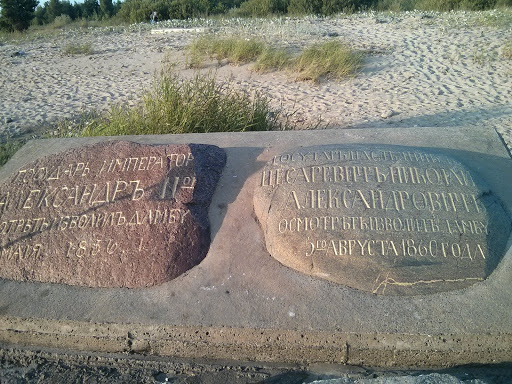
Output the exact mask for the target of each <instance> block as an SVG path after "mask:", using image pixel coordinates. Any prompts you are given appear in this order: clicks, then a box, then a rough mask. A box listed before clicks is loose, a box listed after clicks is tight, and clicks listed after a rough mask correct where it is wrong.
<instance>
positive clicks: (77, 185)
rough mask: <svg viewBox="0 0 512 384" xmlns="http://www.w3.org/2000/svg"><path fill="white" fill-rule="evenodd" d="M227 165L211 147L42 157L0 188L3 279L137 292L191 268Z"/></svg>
mask: <svg viewBox="0 0 512 384" xmlns="http://www.w3.org/2000/svg"><path fill="white" fill-rule="evenodd" d="M224 163H225V154H224V152H223V151H222V150H220V149H219V148H218V147H214V146H207V145H196V144H190V145H161V146H151V145H140V144H135V143H129V142H122V141H119V142H108V143H101V144H95V145H90V146H85V147H81V148H78V149H73V150H68V151H66V152H64V153H61V154H58V155H52V156H48V157H46V158H43V159H40V160H38V161H36V162H34V163H31V164H29V165H27V166H24V167H22V168H21V169H19V170H18V171H17V172H16V173H15V174H14V175H12V176H11V177H10V179H8V180H7V181H6V182H5V183H3V185H1V186H0V277H4V278H9V279H15V280H35V281H42V282H54V283H66V284H72V285H85V286H91V287H144V286H151V285H155V284H160V283H163V282H165V281H168V280H171V279H173V278H175V277H177V276H179V275H180V274H182V273H184V272H185V271H187V270H188V269H190V268H191V267H193V266H194V265H196V264H198V263H199V262H200V261H201V260H202V259H203V258H204V256H205V255H206V252H207V250H208V246H209V241H210V240H209V224H208V218H207V212H208V206H209V203H210V200H211V197H212V195H213V192H214V189H215V185H216V183H217V180H218V178H219V177H220V174H221V172H222V168H223V166H224Z"/></svg>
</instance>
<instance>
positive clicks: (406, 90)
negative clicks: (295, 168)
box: [0, 13, 512, 146]
mask: <svg viewBox="0 0 512 384" xmlns="http://www.w3.org/2000/svg"><path fill="white" fill-rule="evenodd" d="M509 19H510V20H512V17H510V18H509ZM475 20H476V17H475V16H474V15H469V16H468V14H465V13H458V14H445V15H441V14H431V15H425V14H421V13H410V14H395V15H379V14H363V15H354V16H351V17H337V18H331V19H316V18H306V19H278V20H263V21H262V20H259V21H250V22H247V24H244V23H245V22H243V21H238V22H224V23H222V22H217V23H216V24H215V25H213V26H212V25H207V27H208V28H207V30H209V31H213V32H216V33H218V34H221V35H222V34H223V35H230V34H237V35H241V36H244V35H246V36H260V37H261V38H264V39H266V40H268V41H269V42H271V43H272V44H275V45H282V46H283V45H284V46H291V47H293V48H300V47H303V46H306V45H309V44H310V43H313V42H316V41H325V40H329V39H338V40H343V41H345V42H348V43H349V44H350V45H352V46H353V47H354V48H356V49H360V50H363V51H364V52H366V59H365V63H364V66H363V68H362V70H361V72H360V73H359V74H358V75H357V76H356V77H355V78H353V79H349V80H345V81H322V82H321V83H320V84H318V85H316V84H313V83H310V82H298V81H295V79H294V75H293V74H290V73H285V72H273V73H268V74H257V73H255V72H253V71H251V65H250V64H249V65H245V66H241V67H234V66H230V65H224V66H221V67H217V66H216V65H210V66H209V67H208V68H206V69H207V70H211V69H214V70H216V71H217V76H218V77H219V78H230V79H231V80H230V81H231V83H232V85H233V86H236V87H241V88H244V89H247V90H248V91H250V92H252V91H254V90H258V91H260V92H262V93H263V94H265V95H267V96H268V97H269V98H270V100H271V102H272V105H273V106H274V108H276V109H279V110H281V111H283V112H284V113H285V114H290V115H292V118H291V120H290V121H291V122H292V123H293V124H294V126H295V127H297V128H298V129H301V128H304V127H311V126H316V125H317V124H318V123H319V122H321V125H320V127H328V128H362V127H390V126H393V127H404V128H407V127H422V126H464V127H467V128H468V129H477V130H479V129H497V130H498V131H499V132H500V133H501V134H502V135H503V138H504V140H505V141H506V142H507V143H508V144H509V146H510V145H511V144H512V103H511V100H512V60H510V59H506V58H505V57H503V55H502V49H503V46H504V45H505V43H506V42H507V41H509V40H510V36H511V32H512V25H511V23H508V24H507V23H505V24H502V25H498V26H496V25H492V23H491V24H490V25H481V22H476V21H475ZM487 24H489V23H487ZM166 26H168V25H166V24H164V23H162V24H161V25H159V26H158V28H162V27H166ZM200 33H201V32H197V31H188V32H186V31H182V32H177V31H173V32H171V33H164V34H152V33H151V31H150V28H148V27H144V26H139V27H132V28H131V31H130V30H127V29H124V30H123V29H122V28H117V29H115V30H114V31H105V30H99V29H97V30H94V29H92V30H91V29H89V30H81V31H66V32H62V33H60V34H58V35H56V36H52V37H40V38H37V39H33V40H31V41H17V42H6V43H4V44H3V45H1V46H0V94H1V99H0V140H5V139H6V138H7V137H9V136H13V135H18V134H20V133H27V132H39V131H40V130H41V128H42V127H45V128H46V127H48V126H49V125H51V124H52V123H55V122H56V121H57V120H59V119H63V118H72V117H74V116H77V115H78V114H80V113H82V112H85V111H90V110H98V109H99V110H102V109H108V108H109V106H110V105H111V104H112V103H129V104H130V105H133V104H134V103H136V102H137V100H139V99H140V95H141V94H142V93H143V91H144V89H147V88H148V87H150V86H151V82H152V80H153V79H154V78H155V74H157V73H158V71H159V70H160V69H161V67H162V65H163V63H166V62H175V63H177V65H176V67H175V70H176V71H181V72H182V73H183V74H184V75H190V74H191V70H185V69H184V68H185V66H184V64H183V57H184V49H185V47H186V46H187V45H188V44H189V43H190V42H191V41H192V40H193V39H194V38H195V37H196V36H197V35H198V34H200ZM329 35H330V36H329ZM332 35H335V36H332ZM70 43H81V44H83V43H90V44H91V46H92V48H93V51H94V52H93V54H91V55H71V56H68V55H65V54H64V53H63V50H64V48H65V47H66V45H68V44H70ZM15 52H21V55H13V54H14V53H15Z"/></svg>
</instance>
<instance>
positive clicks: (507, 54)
mask: <svg viewBox="0 0 512 384" xmlns="http://www.w3.org/2000/svg"><path fill="white" fill-rule="evenodd" d="M502 55H503V57H504V58H505V59H509V60H511V59H512V40H511V41H509V42H507V43H506V44H505V45H504V46H503V51H502Z"/></svg>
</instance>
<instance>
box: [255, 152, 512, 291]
mask: <svg viewBox="0 0 512 384" xmlns="http://www.w3.org/2000/svg"><path fill="white" fill-rule="evenodd" d="M254 206H255V211H256V214H257V215H258V218H259V220H260V223H261V225H262V227H263V230H264V234H265V240H266V243H267V249H268V250H269V252H270V254H271V255H272V256H274V257H275V258H276V259H278V260H279V261H281V262H282V263H283V264H285V265H287V266H290V267H293V268H295V269H297V270H299V271H302V272H304V273H308V274H312V275H315V276H320V277H322V278H326V279H328V280H332V281H335V282H339V283H342V284H346V285H349V286H351V287H354V288H359V289H363V290H366V291H369V292H373V293H379V294H418V293H425V292H426V293H430V292H438V291H443V290H449V289H457V288H461V287H464V286H467V285H470V284H473V283H474V282H476V281H479V280H482V279H484V278H485V277H487V276H488V274H489V273H490V271H491V270H492V266H495V265H496V264H497V262H498V261H499V258H500V257H501V253H500V252H501V250H502V249H503V247H504V241H503V238H506V236H503V235H502V234H501V233H500V232H503V233H505V234H507V233H509V232H510V220H507V218H506V215H505V214H504V211H503V209H502V207H501V205H500V203H499V202H498V200H497V198H496V196H494V195H493V194H492V192H490V191H488V189H487V188H486V187H485V186H484V184H483V183H482V182H481V181H480V180H477V177H476V176H475V174H473V173H472V172H471V171H470V170H469V169H468V168H467V167H466V166H465V165H464V164H462V163H460V162H459V161H457V160H455V159H453V158H451V157H449V156H446V155H445V154H442V153H434V152H429V151H428V150H423V149H410V148H403V147H391V146H367V147H362V146H358V145H353V146H341V145H340V146H325V147H312V148H301V149H299V150H297V151H290V152H287V153H283V154H279V155H275V156H274V157H273V158H272V159H271V160H270V161H269V162H268V163H267V165H266V166H265V167H264V168H263V169H262V170H261V171H260V174H259V177H258V186H257V188H256V191H255V200H254ZM500 222H502V223H505V224H504V225H503V226H500V225H499V224H497V223H500ZM497 239H499V240H497ZM381 275H382V276H384V275H385V276H387V279H386V280H385V282H383V281H382V279H381V278H380V277H379V276H381ZM427 282H428V283H427Z"/></svg>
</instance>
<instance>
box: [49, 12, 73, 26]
mask: <svg viewBox="0 0 512 384" xmlns="http://www.w3.org/2000/svg"><path fill="white" fill-rule="evenodd" d="M72 21H73V20H71V17H69V15H60V16H57V17H56V18H55V19H54V20H53V23H52V27H53V28H64V27H65V26H66V25H69V24H71V22H72Z"/></svg>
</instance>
